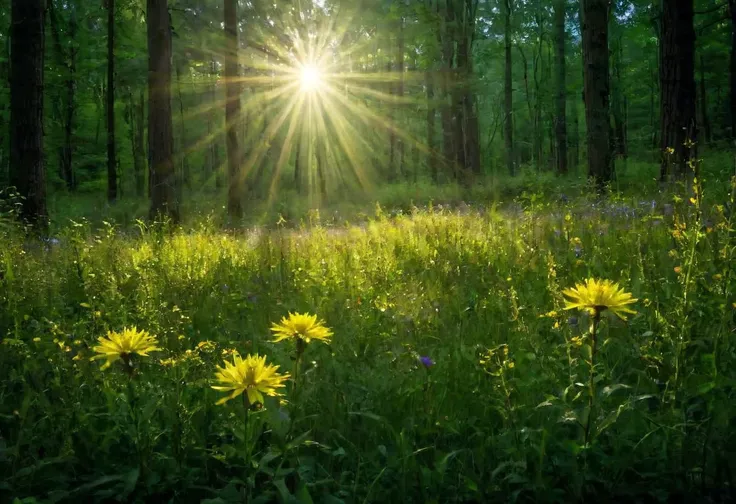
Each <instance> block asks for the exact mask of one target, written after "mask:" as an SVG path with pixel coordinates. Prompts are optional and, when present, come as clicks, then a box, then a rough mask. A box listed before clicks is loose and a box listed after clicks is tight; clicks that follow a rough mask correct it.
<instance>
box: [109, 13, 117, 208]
mask: <svg viewBox="0 0 736 504" xmlns="http://www.w3.org/2000/svg"><path fill="white" fill-rule="evenodd" d="M115 153H116V148H115V0H107V201H110V202H113V201H115V200H116V199H117V197H118V174H117V169H116V161H117V159H116V155H115Z"/></svg>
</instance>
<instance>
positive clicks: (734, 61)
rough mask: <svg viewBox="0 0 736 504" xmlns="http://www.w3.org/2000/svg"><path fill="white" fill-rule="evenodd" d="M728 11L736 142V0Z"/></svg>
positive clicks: (732, 116) (730, 2)
mask: <svg viewBox="0 0 736 504" xmlns="http://www.w3.org/2000/svg"><path fill="white" fill-rule="evenodd" d="M728 11H729V14H730V16H731V54H730V56H731V58H730V64H729V70H730V79H731V80H730V87H731V90H730V94H729V98H730V102H731V140H732V141H733V142H736V0H728Z"/></svg>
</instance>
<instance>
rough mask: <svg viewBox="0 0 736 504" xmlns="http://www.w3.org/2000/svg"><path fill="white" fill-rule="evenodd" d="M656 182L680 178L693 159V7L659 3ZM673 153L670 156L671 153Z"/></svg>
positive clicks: (686, 3)
mask: <svg viewBox="0 0 736 504" xmlns="http://www.w3.org/2000/svg"><path fill="white" fill-rule="evenodd" d="M659 48H660V49H659V51H660V52H659V55H660V57H659V61H660V65H659V83H660V85H659V88H660V92H661V102H660V107H659V110H660V129H659V130H660V139H659V142H660V149H661V151H662V162H661V165H660V174H659V175H660V180H663V181H664V180H666V179H667V177H668V176H670V175H673V176H678V177H682V176H684V175H685V174H686V173H687V163H688V162H689V161H690V160H691V159H694V158H695V156H696V153H695V152H696V151H695V141H696V139H697V124H696V120H695V108H696V106H695V30H694V29H693V3H692V0H689V1H679V2H674V1H670V2H662V31H661V36H660V45H659ZM668 149H674V152H672V150H669V151H668Z"/></svg>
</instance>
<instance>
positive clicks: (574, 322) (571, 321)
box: [567, 317, 578, 327]
mask: <svg viewBox="0 0 736 504" xmlns="http://www.w3.org/2000/svg"><path fill="white" fill-rule="evenodd" d="M567 323H568V324H570V325H571V326H573V327H576V326H577V325H578V318H577V317H570V318H569V319H567Z"/></svg>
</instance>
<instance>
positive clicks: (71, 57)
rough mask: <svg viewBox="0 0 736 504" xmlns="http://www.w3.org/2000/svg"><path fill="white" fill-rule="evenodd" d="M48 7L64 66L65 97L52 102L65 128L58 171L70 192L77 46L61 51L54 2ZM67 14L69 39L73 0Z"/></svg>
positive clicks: (72, 34)
mask: <svg viewBox="0 0 736 504" xmlns="http://www.w3.org/2000/svg"><path fill="white" fill-rule="evenodd" d="M47 6H48V10H49V21H50V25H51V36H52V39H53V42H54V52H55V53H56V57H57V60H58V64H59V66H60V67H64V68H65V70H66V74H65V76H64V87H65V96H64V98H62V99H60V100H59V103H56V104H55V105H54V109H55V111H56V113H57V114H56V115H57V116H59V117H58V118H59V121H61V123H62V125H63V130H64V142H63V143H62V144H61V146H60V147H59V172H60V174H61V177H62V179H63V180H64V183H65V184H66V187H67V189H68V190H70V191H73V190H74V189H75V188H76V183H75V180H74V171H73V168H72V153H73V149H72V136H73V133H74V111H75V108H76V107H75V103H74V96H75V94H76V71H77V51H78V49H77V48H76V47H71V48H70V49H69V54H67V53H66V51H64V49H63V47H62V45H61V34H60V28H59V17H58V13H57V11H56V8H55V5H54V2H53V1H49V2H48V3H47ZM68 9H69V10H70V14H69V32H68V35H69V38H71V39H72V40H73V39H74V37H75V36H76V33H77V19H76V3H75V2H71V3H70V4H69V5H68Z"/></svg>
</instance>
